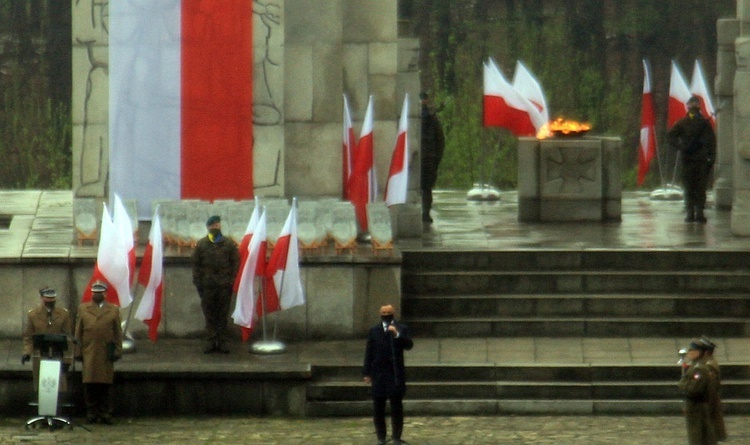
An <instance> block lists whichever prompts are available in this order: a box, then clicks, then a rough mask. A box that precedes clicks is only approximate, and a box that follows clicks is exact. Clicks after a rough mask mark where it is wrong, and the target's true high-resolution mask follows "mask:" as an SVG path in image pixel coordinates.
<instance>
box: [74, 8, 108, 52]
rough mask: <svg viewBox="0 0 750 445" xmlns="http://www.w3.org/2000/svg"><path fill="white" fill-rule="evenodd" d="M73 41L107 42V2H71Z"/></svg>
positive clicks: (104, 43)
mask: <svg viewBox="0 0 750 445" xmlns="http://www.w3.org/2000/svg"><path fill="white" fill-rule="evenodd" d="M72 8H73V9H72V12H71V14H72V16H71V21H72V23H71V26H72V29H73V43H74V44H75V43H76V42H78V41H82V42H89V41H93V42H95V43H96V44H97V45H105V46H106V45H108V44H109V33H108V31H107V27H108V26H109V4H108V3H107V2H95V1H90V2H72Z"/></svg>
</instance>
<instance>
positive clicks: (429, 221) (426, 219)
mask: <svg viewBox="0 0 750 445" xmlns="http://www.w3.org/2000/svg"><path fill="white" fill-rule="evenodd" d="M422 222H423V223H427V224H432V217H431V216H430V215H422Z"/></svg>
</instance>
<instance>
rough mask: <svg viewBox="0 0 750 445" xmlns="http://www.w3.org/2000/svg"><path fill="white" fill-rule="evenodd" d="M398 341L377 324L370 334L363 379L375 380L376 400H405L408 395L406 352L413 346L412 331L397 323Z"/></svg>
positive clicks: (373, 390) (380, 324)
mask: <svg viewBox="0 0 750 445" xmlns="http://www.w3.org/2000/svg"><path fill="white" fill-rule="evenodd" d="M394 324H395V326H396V329H397V330H398V331H399V336H398V338H394V336H393V334H391V332H389V331H385V330H384V329H383V324H382V323H378V324H377V325H376V326H374V327H373V328H372V329H370V332H369V333H368V334H367V347H366V349H365V363H364V367H363V370H362V375H364V376H366V377H370V378H371V379H372V396H373V397H378V398H381V397H403V396H404V393H405V392H406V370H405V367H404V351H408V350H410V349H411V348H412V347H413V346H414V342H413V341H412V339H411V334H410V332H409V327H408V326H406V325H404V324H400V323H395V322H394Z"/></svg>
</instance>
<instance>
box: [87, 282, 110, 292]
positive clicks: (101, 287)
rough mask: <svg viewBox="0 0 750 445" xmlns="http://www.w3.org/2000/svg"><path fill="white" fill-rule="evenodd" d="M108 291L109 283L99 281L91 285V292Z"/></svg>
mask: <svg viewBox="0 0 750 445" xmlns="http://www.w3.org/2000/svg"><path fill="white" fill-rule="evenodd" d="M106 291H107V283H103V282H101V281H97V282H95V283H94V284H92V285H91V292H106Z"/></svg>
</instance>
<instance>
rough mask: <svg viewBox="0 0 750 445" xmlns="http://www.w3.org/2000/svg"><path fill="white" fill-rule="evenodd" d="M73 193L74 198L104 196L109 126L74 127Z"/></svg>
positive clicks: (107, 163) (107, 162)
mask: <svg viewBox="0 0 750 445" xmlns="http://www.w3.org/2000/svg"><path fill="white" fill-rule="evenodd" d="M72 139H73V141H72V142H73V143H72V147H71V148H72V151H73V169H72V171H73V191H74V193H75V195H76V196H79V197H83V196H104V190H105V188H106V186H107V167H106V166H108V165H109V126H108V125H107V124H96V125H89V126H87V127H86V128H85V129H84V127H83V126H82V125H74V126H73V130H72Z"/></svg>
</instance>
